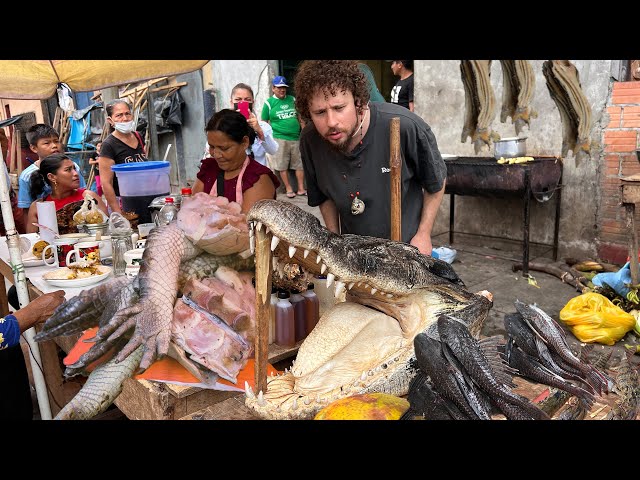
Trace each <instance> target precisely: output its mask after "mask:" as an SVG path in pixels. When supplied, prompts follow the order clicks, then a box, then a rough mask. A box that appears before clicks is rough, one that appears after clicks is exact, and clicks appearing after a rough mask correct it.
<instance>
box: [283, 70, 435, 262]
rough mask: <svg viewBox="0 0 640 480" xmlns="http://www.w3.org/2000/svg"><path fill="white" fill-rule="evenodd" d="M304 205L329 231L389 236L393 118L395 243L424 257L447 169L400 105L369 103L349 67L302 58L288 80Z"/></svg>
mask: <svg viewBox="0 0 640 480" xmlns="http://www.w3.org/2000/svg"><path fill="white" fill-rule="evenodd" d="M295 85H296V110H297V111H298V114H299V116H300V117H302V118H308V119H309V120H310V122H309V123H307V125H306V126H305V128H304V129H303V131H302V133H301V136H300V153H301V156H302V163H303V165H304V171H305V178H306V182H307V192H308V204H309V205H310V206H312V207H315V206H319V207H320V212H321V214H322V218H323V219H324V223H325V225H326V227H327V228H328V229H329V230H331V231H332V232H335V233H343V234H344V233H353V234H358V235H369V236H373V237H379V238H389V237H390V233H391V180H390V166H389V158H390V123H391V119H392V118H394V117H399V118H400V148H401V154H402V177H401V194H402V241H403V242H406V243H410V244H411V245H414V246H416V247H418V249H419V250H420V252H421V253H423V254H426V255H431V251H432V243H431V229H432V228H433V223H434V221H435V218H436V214H437V212H438V208H439V206H440V203H441V202H442V197H443V196H444V188H445V180H446V176H447V167H446V165H445V163H444V161H443V160H442V156H441V155H440V152H439V150H438V145H437V143H436V138H435V136H434V134H433V132H432V131H431V128H430V127H429V125H427V123H426V122H425V121H424V120H422V119H421V118H420V117H419V116H418V115H416V114H415V113H413V112H411V111H409V110H408V109H406V108H404V107H401V106H399V105H395V104H391V103H373V102H371V103H370V102H369V89H368V85H367V81H366V77H365V75H364V74H363V73H362V72H361V71H360V69H359V68H358V64H357V62H355V61H350V60H307V61H304V62H302V63H301V64H300V65H299V67H298V71H297V74H296V77H295Z"/></svg>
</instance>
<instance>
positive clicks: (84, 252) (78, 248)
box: [67, 240, 100, 265]
mask: <svg viewBox="0 0 640 480" xmlns="http://www.w3.org/2000/svg"><path fill="white" fill-rule="evenodd" d="M74 256H75V261H76V262H77V261H79V260H82V259H86V260H97V261H98V262H99V261H100V242H96V241H95V240H94V241H93V242H78V243H76V244H75V245H74V246H73V250H71V251H70V252H69V253H67V265H69V264H70V263H72V262H71V258H72V257H74Z"/></svg>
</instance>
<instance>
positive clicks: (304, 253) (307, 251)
mask: <svg viewBox="0 0 640 480" xmlns="http://www.w3.org/2000/svg"><path fill="white" fill-rule="evenodd" d="M302 256H303V257H304V258H307V257H308V256H309V250H307V249H306V248H305V249H304V252H302Z"/></svg>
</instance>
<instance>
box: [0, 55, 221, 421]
mask: <svg viewBox="0 0 640 480" xmlns="http://www.w3.org/2000/svg"><path fill="white" fill-rule="evenodd" d="M208 61H209V60H0V98H13V99H22V100H45V99H48V98H50V97H52V96H53V95H54V94H55V93H56V90H57V88H58V85H59V84H60V83H64V84H66V85H67V86H68V87H69V88H71V90H73V91H77V92H89V91H93V90H100V89H103V88H107V87H114V86H117V85H124V84H126V83H132V82H140V81H143V80H150V79H152V78H159V77H165V76H172V75H178V74H181V73H189V72H193V71H195V70H199V69H200V68H202V67H203V66H204V65H205V64H206V63H207V62H208ZM0 161H1V162H4V158H3V156H2V151H0ZM0 208H1V211H2V217H3V219H4V224H5V228H6V231H7V246H8V247H9V255H10V257H11V263H12V265H13V268H14V279H15V284H16V288H17V291H18V300H19V301H20V306H21V307H23V306H26V305H27V304H28V303H29V290H28V288H27V280H26V276H25V274H24V266H23V264H22V255H21V253H20V235H19V234H18V232H17V231H16V229H15V222H14V220H13V212H12V211H11V203H10V200H9V189H8V188H7V184H6V171H5V169H4V168H0ZM25 337H26V338H27V342H28V343H29V346H30V347H31V348H30V351H31V352H32V355H33V357H34V359H35V360H36V361H37V362H38V363H41V362H40V350H39V349H38V345H37V343H36V342H35V341H34V337H35V331H34V328H33V327H32V328H30V329H29V330H27V331H26V332H25ZM30 360H31V357H30ZM32 364H33V362H32ZM31 370H32V372H33V378H34V383H35V386H36V394H37V397H38V405H39V407H40V414H41V418H42V419H43V420H49V419H51V407H50V405H49V398H48V396H47V390H46V383H45V380H44V376H43V374H42V372H41V371H40V369H39V368H38V367H36V368H32V369H31Z"/></svg>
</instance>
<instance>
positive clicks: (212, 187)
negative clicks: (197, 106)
mask: <svg viewBox="0 0 640 480" xmlns="http://www.w3.org/2000/svg"><path fill="white" fill-rule="evenodd" d="M205 132H206V133H207V142H208V143H209V153H210V154H211V158H205V159H204V160H202V163H201V164H200V171H199V172H198V174H197V180H196V182H195V184H194V185H193V193H194V194H195V193H198V192H207V193H209V194H210V195H213V196H224V197H226V198H227V199H228V200H229V201H230V202H237V203H239V204H240V206H241V207H242V211H243V212H244V213H246V212H247V211H249V209H250V208H251V207H252V206H253V204H254V203H256V202H257V201H258V200H262V199H264V198H273V199H275V198H276V189H277V188H278V186H279V185H280V181H279V180H278V179H277V178H276V176H275V175H274V174H273V172H272V171H271V170H270V169H269V168H268V167H265V166H264V165H261V164H260V163H258V162H256V161H255V160H254V159H253V155H252V154H247V152H248V151H249V152H250V149H249V147H250V145H252V144H253V141H254V139H255V132H254V131H253V129H252V128H251V127H249V125H248V124H247V120H246V119H245V117H244V116H243V115H242V114H241V113H239V112H236V111H234V110H230V109H224V110H220V111H219V112H217V113H216V114H215V115H214V116H213V117H211V119H210V120H209V122H208V123H207V126H206V127H205Z"/></svg>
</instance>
